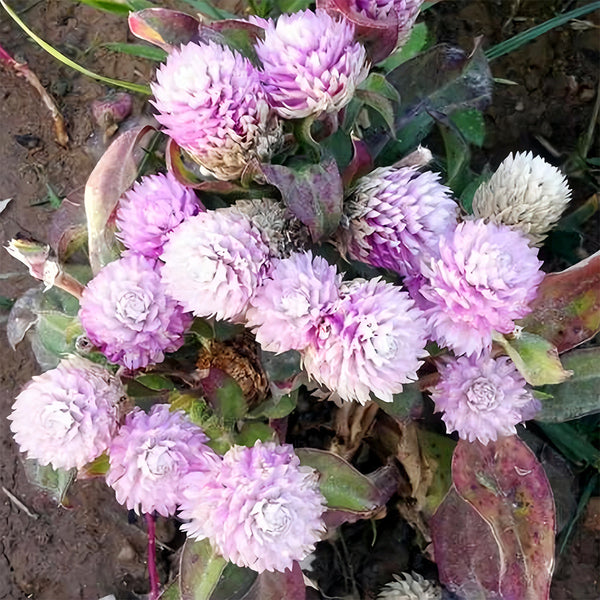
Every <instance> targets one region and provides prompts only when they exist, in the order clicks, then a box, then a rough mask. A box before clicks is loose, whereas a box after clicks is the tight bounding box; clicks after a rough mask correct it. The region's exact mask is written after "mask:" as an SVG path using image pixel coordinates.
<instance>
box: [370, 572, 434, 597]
mask: <svg viewBox="0 0 600 600" xmlns="http://www.w3.org/2000/svg"><path fill="white" fill-rule="evenodd" d="M377 600H442V589H441V588H440V586H439V585H437V583H434V582H433V581H428V580H427V579H425V578H424V577H423V576H422V575H419V574H418V573H415V572H412V573H402V574H401V575H400V576H398V575H394V581H391V582H390V583H387V584H386V585H384V586H383V589H382V590H381V592H379V595H378V596H377Z"/></svg>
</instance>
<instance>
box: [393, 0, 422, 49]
mask: <svg viewBox="0 0 600 600" xmlns="http://www.w3.org/2000/svg"><path fill="white" fill-rule="evenodd" d="M424 1H425V0H404V6H398V5H397V6H396V11H397V13H398V45H397V47H398V48H401V47H402V46H404V44H406V42H408V39H409V38H410V34H411V31H412V28H413V26H414V24H415V21H416V20H417V17H418V16H419V12H420V10H421V5H422V4H423V2H424Z"/></svg>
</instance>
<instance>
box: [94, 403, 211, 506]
mask: <svg viewBox="0 0 600 600" xmlns="http://www.w3.org/2000/svg"><path fill="white" fill-rule="evenodd" d="M207 441H208V438H207V437H206V435H205V434H204V432H203V431H202V429H201V428H200V427H198V426H197V425H194V424H193V423H191V422H190V421H189V420H188V418H187V417H186V415H185V413H183V412H182V411H175V412H170V411H169V405H168V404H155V405H154V406H153V407H152V409H151V410H150V412H149V413H148V414H146V413H145V412H143V411H141V410H140V409H138V408H136V409H134V410H133V412H130V413H129V414H128V415H127V417H126V419H125V423H124V424H123V425H122V426H121V428H120V429H119V433H118V435H117V436H116V437H115V438H114V440H113V442H112V444H111V445H110V448H109V458H110V467H109V470H108V473H107V474H106V483H108V485H110V486H111V487H112V488H113V489H114V490H115V494H116V497H117V501H118V502H119V503H120V504H124V505H125V506H126V507H127V508H128V509H129V510H132V509H133V510H135V511H136V512H137V513H139V512H140V511H141V512H142V513H152V512H154V511H156V512H158V513H159V514H161V515H163V517H168V516H169V515H172V514H174V513H175V510H176V508H177V505H178V504H179V502H180V500H181V495H182V492H183V488H182V479H183V476H184V475H186V474H187V473H188V472H190V471H202V472H204V471H211V470H215V469H218V468H219V464H220V459H219V457H218V456H217V455H216V454H215V453H214V452H213V451H212V450H211V449H210V448H209V447H208V446H206V442H207Z"/></svg>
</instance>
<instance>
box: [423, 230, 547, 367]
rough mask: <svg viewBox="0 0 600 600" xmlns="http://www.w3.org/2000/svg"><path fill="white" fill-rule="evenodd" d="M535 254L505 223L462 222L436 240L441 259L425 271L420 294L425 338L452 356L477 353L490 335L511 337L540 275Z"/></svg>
mask: <svg viewBox="0 0 600 600" xmlns="http://www.w3.org/2000/svg"><path fill="white" fill-rule="evenodd" d="M541 264H542V263H541V262H540V261H539V260H538V259H537V250H536V249H534V248H530V247H529V245H528V240H527V238H526V237H525V236H523V235H522V234H521V233H519V232H517V231H513V230H512V229H510V228H509V227H506V226H504V225H495V224H494V223H484V222H483V221H481V220H478V221H465V222H464V223H461V224H460V225H458V227H457V228H456V230H455V231H454V232H453V233H451V234H449V235H447V236H445V237H443V238H442V239H441V240H440V258H438V259H434V260H432V261H431V262H430V263H429V265H427V267H425V268H424V271H423V274H424V276H425V277H426V279H427V280H428V281H427V282H426V283H425V284H424V285H422V286H421V288H420V290H419V293H420V294H421V295H422V296H423V297H424V298H425V300H426V301H428V302H430V303H431V308H428V309H427V310H426V311H425V315H426V316H427V318H428V320H429V326H430V334H431V336H432V337H433V339H434V340H435V341H436V342H437V343H438V344H440V345H441V346H448V347H449V348H451V349H452V350H453V351H454V353H455V354H456V355H460V354H467V355H472V354H478V353H481V352H483V351H484V350H487V349H489V348H490V347H491V344H492V332H493V331H494V330H495V331H498V332H500V333H510V332H512V331H513V330H514V320H515V319H520V318H521V317H524V316H525V315H527V314H529V312H530V309H529V304H530V303H531V301H532V300H533V299H534V298H535V296H536V293H537V288H538V285H539V284H540V282H541V281H542V279H543V278H544V274H543V273H542V272H541V271H540V266H541Z"/></svg>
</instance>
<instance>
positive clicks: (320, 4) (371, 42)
mask: <svg viewBox="0 0 600 600" xmlns="http://www.w3.org/2000/svg"><path fill="white" fill-rule="evenodd" d="M317 8H322V9H324V10H326V11H327V12H328V13H330V14H331V15H332V16H334V17H335V16H337V15H342V16H343V17H344V18H345V19H346V20H348V21H349V22H350V23H352V24H353V25H354V27H355V32H356V33H355V37H356V39H357V40H358V41H360V42H361V43H362V44H363V45H364V46H365V48H366V50H367V54H368V56H369V59H370V60H371V62H372V63H378V62H379V61H381V60H383V59H384V58H386V57H387V56H388V55H389V54H390V53H391V52H392V51H393V50H394V48H395V47H396V44H397V43H398V28H399V21H398V13H397V12H396V11H395V10H392V11H390V14H389V15H388V17H387V18H385V19H372V18H369V17H367V16H366V15H364V14H362V13H360V12H358V11H357V10H356V2H352V1H351V0H317Z"/></svg>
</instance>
